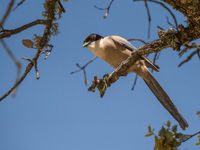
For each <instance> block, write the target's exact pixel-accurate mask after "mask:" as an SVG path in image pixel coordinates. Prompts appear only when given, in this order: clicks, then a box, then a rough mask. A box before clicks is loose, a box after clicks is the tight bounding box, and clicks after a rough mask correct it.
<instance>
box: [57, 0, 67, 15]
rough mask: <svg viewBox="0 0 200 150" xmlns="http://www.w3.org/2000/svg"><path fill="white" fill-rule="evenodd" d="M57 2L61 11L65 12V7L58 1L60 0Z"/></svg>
mask: <svg viewBox="0 0 200 150" xmlns="http://www.w3.org/2000/svg"><path fill="white" fill-rule="evenodd" d="M58 4H59V6H60V9H61V10H62V12H64V13H65V12H66V10H65V8H64V7H63V5H62V3H61V2H60V0H58Z"/></svg>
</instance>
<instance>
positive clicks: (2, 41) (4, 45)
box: [0, 39, 21, 96]
mask: <svg viewBox="0 0 200 150" xmlns="http://www.w3.org/2000/svg"><path fill="white" fill-rule="evenodd" d="M0 42H1V44H2V46H3V47H4V49H5V51H6V52H7V53H8V56H9V57H10V58H11V60H12V61H13V62H14V63H15V66H16V68H17V76H16V81H15V82H17V81H18V80H19V77H20V74H21V63H20V62H19V61H18V60H17V58H16V57H15V55H14V54H13V53H12V51H11V50H10V48H9V47H8V45H7V44H6V43H5V41H4V40H3V39H1V40H0ZM15 93H16V90H15V91H13V93H12V95H13V96H14V95H15Z"/></svg>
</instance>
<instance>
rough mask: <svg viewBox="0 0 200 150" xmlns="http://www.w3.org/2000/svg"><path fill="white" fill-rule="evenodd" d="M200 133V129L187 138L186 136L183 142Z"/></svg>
mask: <svg viewBox="0 0 200 150" xmlns="http://www.w3.org/2000/svg"><path fill="white" fill-rule="evenodd" d="M197 134H200V131H198V132H196V133H194V134H192V135H187V138H185V139H184V140H182V141H181V142H186V141H187V140H189V139H191V138H192V137H194V136H195V135H197Z"/></svg>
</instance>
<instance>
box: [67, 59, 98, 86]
mask: <svg viewBox="0 0 200 150" xmlns="http://www.w3.org/2000/svg"><path fill="white" fill-rule="evenodd" d="M95 59H97V56H95V57H93V58H92V59H91V60H90V61H88V62H87V63H86V64H85V65H83V66H82V67H81V66H80V65H79V64H78V63H76V66H77V67H78V68H79V69H78V70H76V71H73V72H70V74H75V73H77V72H79V71H81V70H83V74H84V79H85V85H86V86H87V76H86V71H85V68H86V67H87V66H88V65H89V64H90V63H92V62H93V61H94V60H95Z"/></svg>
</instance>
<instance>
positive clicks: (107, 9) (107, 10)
mask: <svg viewBox="0 0 200 150" xmlns="http://www.w3.org/2000/svg"><path fill="white" fill-rule="evenodd" d="M113 2H114V0H111V1H110V3H109V5H108V7H107V8H100V7H97V6H96V5H94V7H95V8H96V9H99V10H106V13H105V15H104V19H106V18H107V16H108V14H109V11H110V7H111V6H112V3H113Z"/></svg>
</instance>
